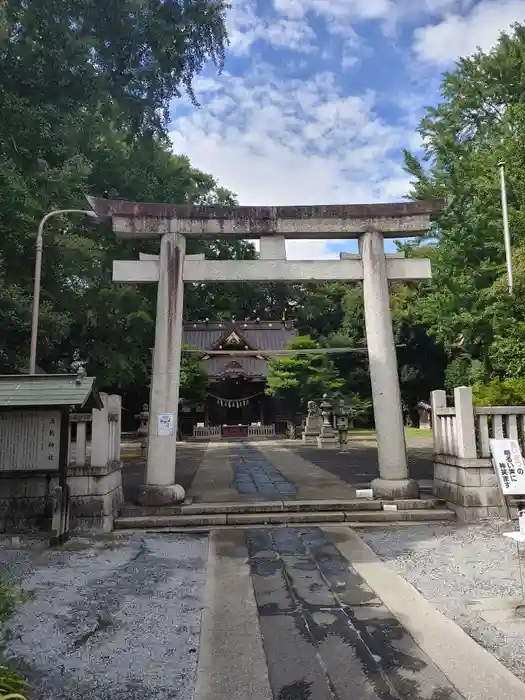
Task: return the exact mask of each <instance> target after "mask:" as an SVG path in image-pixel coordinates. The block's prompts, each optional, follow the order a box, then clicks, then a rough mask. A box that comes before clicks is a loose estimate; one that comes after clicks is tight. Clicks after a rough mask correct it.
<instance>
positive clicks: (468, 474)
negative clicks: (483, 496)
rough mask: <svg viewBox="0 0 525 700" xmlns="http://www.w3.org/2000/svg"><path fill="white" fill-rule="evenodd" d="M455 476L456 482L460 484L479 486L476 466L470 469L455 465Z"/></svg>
mask: <svg viewBox="0 0 525 700" xmlns="http://www.w3.org/2000/svg"><path fill="white" fill-rule="evenodd" d="M452 468H454V467H452ZM456 478H457V482H456V483H458V484H459V485H460V486H467V487H469V486H481V475H480V469H478V468H477V467H474V468H472V469H465V468H462V467H456Z"/></svg>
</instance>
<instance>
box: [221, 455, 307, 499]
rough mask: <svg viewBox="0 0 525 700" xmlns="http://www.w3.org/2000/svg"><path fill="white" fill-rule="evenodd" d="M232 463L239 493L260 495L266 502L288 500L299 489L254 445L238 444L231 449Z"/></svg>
mask: <svg viewBox="0 0 525 700" xmlns="http://www.w3.org/2000/svg"><path fill="white" fill-rule="evenodd" d="M229 456H230V462H231V465H232V467H233V471H234V484H235V488H236V489H237V491H238V493H241V494H244V493H246V494H255V493H257V494H259V495H260V496H262V497H263V498H264V499H265V500H274V499H275V500H286V499H287V498H288V497H290V496H295V495H296V493H297V488H296V486H295V484H294V483H293V482H291V481H288V480H287V479H286V478H285V477H284V476H283V474H282V473H281V472H280V471H279V470H278V469H276V468H275V467H274V466H273V464H271V462H269V461H268V460H267V459H266V458H265V457H264V455H263V454H262V453H261V452H260V451H259V450H257V449H256V448H255V447H254V446H253V445H250V444H247V443H237V444H234V445H232V447H230V454H229Z"/></svg>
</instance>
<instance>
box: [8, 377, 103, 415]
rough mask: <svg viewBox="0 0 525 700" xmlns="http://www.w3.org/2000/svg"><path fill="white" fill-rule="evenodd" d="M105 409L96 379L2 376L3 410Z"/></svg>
mask: <svg viewBox="0 0 525 700" xmlns="http://www.w3.org/2000/svg"><path fill="white" fill-rule="evenodd" d="M88 403H89V404H90V405H91V404H93V405H94V407H95V408H102V403H101V401H100V397H99V395H98V393H97V391H96V390H95V378H94V377H78V376H77V375H71V374H39V375H28V374H24V375H13V374H9V375H0V407H1V408H31V407H35V408H36V407H42V406H46V407H47V406H56V407H59V406H63V407H68V406H71V407H79V408H82V407H84V406H86V404H88Z"/></svg>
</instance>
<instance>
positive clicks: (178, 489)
mask: <svg viewBox="0 0 525 700" xmlns="http://www.w3.org/2000/svg"><path fill="white" fill-rule="evenodd" d="M185 495H186V494H185V492H184V489H183V488H182V486H180V485H179V484H170V485H169V486H150V485H148V484H145V485H144V486H139V489H138V492H137V501H138V503H139V504H140V505H141V506H170V505H173V504H177V503H182V501H183V500H184V497H185Z"/></svg>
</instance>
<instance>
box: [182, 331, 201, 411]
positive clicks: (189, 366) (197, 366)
mask: <svg viewBox="0 0 525 700" xmlns="http://www.w3.org/2000/svg"><path fill="white" fill-rule="evenodd" d="M190 349H195V348H190V347H189V346H188V345H183V347H182V357H181V362H180V389H179V397H180V399H181V401H182V403H183V404H187V405H189V406H194V405H196V404H200V403H203V402H204V400H205V398H206V391H207V389H208V375H207V374H206V370H205V369H204V366H203V364H202V361H201V359H200V357H199V356H198V355H197V354H194V353H188V352H184V351H185V350H190Z"/></svg>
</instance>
